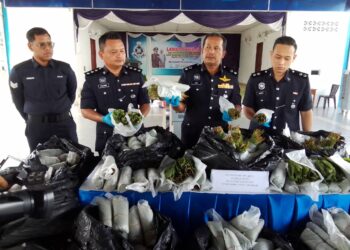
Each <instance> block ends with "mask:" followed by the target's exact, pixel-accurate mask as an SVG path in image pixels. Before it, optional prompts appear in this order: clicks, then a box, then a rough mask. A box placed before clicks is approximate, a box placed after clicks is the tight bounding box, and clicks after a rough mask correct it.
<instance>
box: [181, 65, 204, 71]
mask: <svg viewBox="0 0 350 250" xmlns="http://www.w3.org/2000/svg"><path fill="white" fill-rule="evenodd" d="M201 66H202V65H201V64H198V63H197V64H192V65H190V66H188V67H186V68H184V70H185V71H188V70H191V69H197V68H199V67H201Z"/></svg>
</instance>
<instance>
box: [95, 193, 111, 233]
mask: <svg viewBox="0 0 350 250" xmlns="http://www.w3.org/2000/svg"><path fill="white" fill-rule="evenodd" d="M95 202H96V204H97V206H98V211H99V217H100V220H101V222H102V223H103V224H104V225H106V226H108V227H112V225H113V221H112V202H111V200H109V199H105V198H103V197H96V199H95Z"/></svg>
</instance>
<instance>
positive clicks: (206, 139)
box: [193, 127, 283, 173]
mask: <svg viewBox="0 0 350 250" xmlns="http://www.w3.org/2000/svg"><path fill="white" fill-rule="evenodd" d="M241 133H242V135H243V137H244V138H248V137H250V136H251V134H252V133H253V130H247V129H241ZM262 136H263V137H264V138H265V141H264V144H265V145H266V150H265V151H264V152H263V153H262V154H260V155H258V156H257V157H255V158H252V159H250V160H248V161H242V160H240V159H239V156H238V154H237V152H236V151H235V149H234V148H233V147H232V146H231V145H229V144H228V143H227V142H226V141H224V140H223V139H221V138H220V137H219V136H217V135H216V134H214V132H212V129H211V128H210V127H204V128H203V131H202V133H201V136H200V138H199V141H198V142H197V144H196V145H195V146H194V147H193V156H195V157H197V158H199V159H200V160H201V161H202V162H203V163H205V164H206V165H207V172H208V173H209V172H210V170H211V169H226V170H264V171H271V170H273V169H275V168H276V166H277V165H278V162H279V161H280V156H281V155H282V152H283V149H282V148H280V147H279V146H277V145H276V144H275V142H274V141H273V139H272V137H271V136H270V135H268V134H267V133H264V134H263V135H262Z"/></svg>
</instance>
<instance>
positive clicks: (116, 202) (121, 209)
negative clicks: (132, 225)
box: [112, 196, 129, 238]
mask: <svg viewBox="0 0 350 250" xmlns="http://www.w3.org/2000/svg"><path fill="white" fill-rule="evenodd" d="M112 207H113V229H115V230H116V231H119V232H121V234H122V235H123V236H124V238H127V235H128V233H129V201H128V199H127V198H125V197H123V196H114V197H113V198H112Z"/></svg>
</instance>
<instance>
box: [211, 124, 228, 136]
mask: <svg viewBox="0 0 350 250" xmlns="http://www.w3.org/2000/svg"><path fill="white" fill-rule="evenodd" d="M213 133H214V134H215V135H217V136H219V137H220V138H221V139H224V138H225V131H224V129H223V128H222V127H221V126H218V127H214V128H213Z"/></svg>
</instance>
